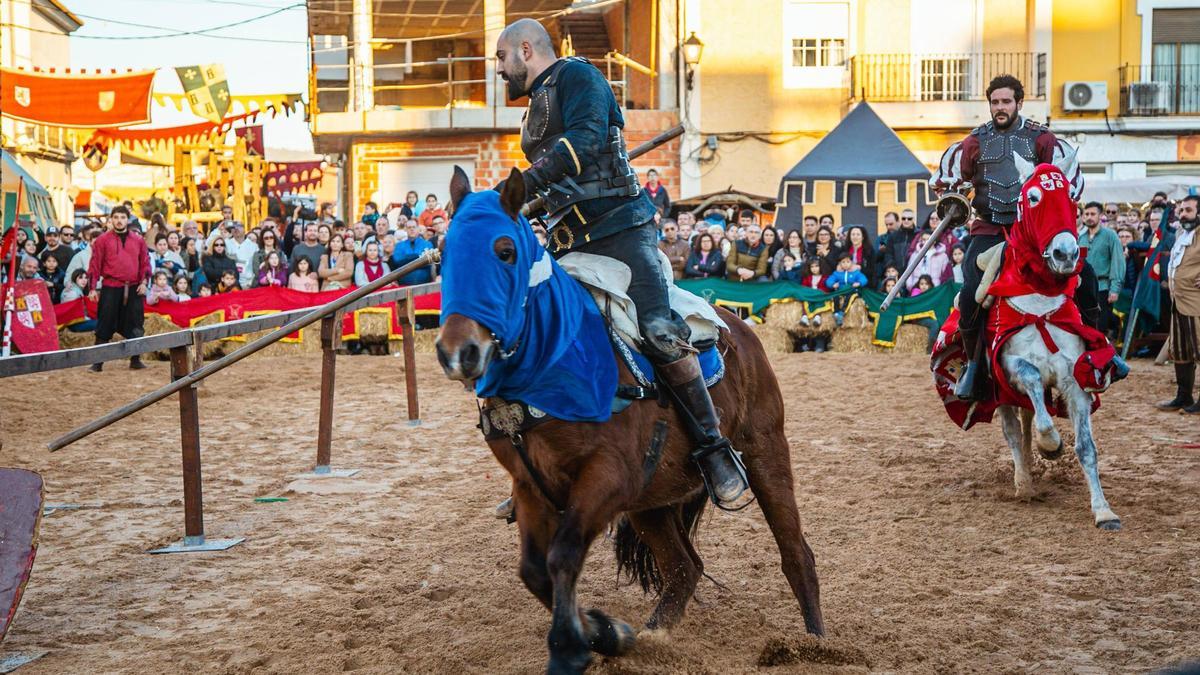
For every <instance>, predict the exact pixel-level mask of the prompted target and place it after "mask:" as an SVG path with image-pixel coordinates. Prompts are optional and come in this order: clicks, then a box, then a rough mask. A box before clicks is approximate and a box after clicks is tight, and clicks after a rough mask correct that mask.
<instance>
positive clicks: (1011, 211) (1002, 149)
mask: <svg viewBox="0 0 1200 675" xmlns="http://www.w3.org/2000/svg"><path fill="white" fill-rule="evenodd" d="M1047 131H1048V129H1047V128H1046V127H1044V126H1042V125H1040V124H1037V123H1036V122H1031V121H1029V120H1027V119H1025V118H1020V119H1019V124H1014V125H1013V126H1012V127H1011V128H1010V129H1009V130H1007V131H1000V130H998V129H996V126H995V124H994V123H993V122H988V123H987V124H984V125H982V126H979V127H976V128H975V130H974V131H972V132H971V134H972V135H973V136H975V137H976V139H977V140H978V141H979V159H977V160H976V161H975V180H973V181H972V182H973V183H974V186H975V197H974V199H972V200H971V205H972V206H974V207H975V212H976V213H978V214H979V215H980V217H982V218H983V219H984V220H987V221H988V222H990V223H993V224H995V225H1002V226H1004V227H1008V226H1009V225H1012V224H1013V223H1014V222H1016V220H1017V201H1018V200H1019V199H1020V197H1021V187H1022V186H1021V176H1020V173H1019V172H1018V171H1017V165H1016V162H1015V161H1014V160H1013V153H1016V154H1017V155H1020V156H1021V158H1023V159H1025V160H1028V161H1030V162H1032V163H1033V164H1034V165H1036V164H1037V163H1038V157H1037V139H1038V137H1039V136H1041V135H1042V134H1044V133H1046V132H1047Z"/></svg>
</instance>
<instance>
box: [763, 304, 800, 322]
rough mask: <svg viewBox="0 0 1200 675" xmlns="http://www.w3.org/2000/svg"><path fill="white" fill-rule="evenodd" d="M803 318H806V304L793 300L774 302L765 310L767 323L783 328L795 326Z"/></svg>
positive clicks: (764, 316)
mask: <svg viewBox="0 0 1200 675" xmlns="http://www.w3.org/2000/svg"><path fill="white" fill-rule="evenodd" d="M802 316H804V303H802V302H798V301H793V300H783V301H780V302H772V303H771V304H770V305H768V306H767V308H766V309H764V310H763V321H764V322H765V323H767V324H768V325H772V326H778V327H782V328H788V327H790V326H793V325H795V324H796V323H797V322H799V321H800V317H802Z"/></svg>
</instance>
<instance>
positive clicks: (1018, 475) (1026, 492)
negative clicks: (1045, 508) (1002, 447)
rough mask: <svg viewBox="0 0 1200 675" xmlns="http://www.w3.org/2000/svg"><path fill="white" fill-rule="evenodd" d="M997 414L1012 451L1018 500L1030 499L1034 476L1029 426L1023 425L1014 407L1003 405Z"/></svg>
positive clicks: (1014, 481)
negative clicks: (1030, 454) (1030, 473)
mask: <svg viewBox="0 0 1200 675" xmlns="http://www.w3.org/2000/svg"><path fill="white" fill-rule="evenodd" d="M996 412H997V413H998V414H999V415H1000V428H1001V430H1003V431H1004V440H1005V441H1007V442H1008V448H1009V450H1011V451H1012V458H1013V484H1014V486H1015V487H1016V489H1017V498H1018V499H1026V500H1027V499H1030V498H1032V497H1033V476H1031V475H1029V464H1030V461H1031V460H1032V457H1030V456H1029V441H1028V436H1027V434H1028V433H1029V426H1028V425H1027V424H1026V425H1023V424H1022V419H1021V418H1020V417H1019V416H1018V414H1017V409H1016V408H1015V407H1013V406H1010V405H1002V406H1000V407H999V408H997V409H996ZM1025 419H1026V420H1028V419H1029V418H1028V417H1026V418H1025ZM1022 426H1024V429H1022ZM1022 432H1024V433H1022Z"/></svg>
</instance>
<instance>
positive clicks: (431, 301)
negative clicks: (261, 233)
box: [54, 286, 441, 342]
mask: <svg viewBox="0 0 1200 675" xmlns="http://www.w3.org/2000/svg"><path fill="white" fill-rule="evenodd" d="M351 290H352V289H348V288H347V289H341V290H336V291H325V292H323V293H305V292H303V291H294V290H291V289H289V288H279V287H274V286H272V287H266V286H263V287H259V288H251V289H248V290H245V291H235V292H233V293H223V294H221V295H211V296H209V297H207V298H193V299H192V300H189V301H187V302H165V301H164V302H159V303H158V304H156V305H146V314H161V315H163V316H165V317H167V318H168V319H170V320H171V322H172V323H174V324H175V325H177V326H179V327H181V328H189V327H191V326H192V325H193V324H195V323H196V322H197V321H200V320H201V319H203V318H205V317H209V316H212V315H214V314H217V313H220V314H219V318H220V320H221V321H235V320H237V319H244V318H247V317H252V316H262V315H264V314H271V313H274V312H287V311H291V310H294V309H304V308H306V307H315V306H318V305H323V304H325V303H327V302H329V301H331V300H334V299H336V298H339V297H341V296H343V295H345V294H346V293H349V292H350V291H351ZM54 311H55V315H56V316H57V319H58V327H59V328H63V327H66V326H70V325H72V324H75V323H78V322H80V321H84V320H86V319H88V318H95V316H96V305H95V303H93V302H91V301H90V300H88V299H87V298H79V299H77V300H72V301H70V302H64V303H62V304H59V305H55V306H54ZM413 311H414V312H415V313H416V314H418V315H437V314H440V313H441V294H440V293H433V294H430V295H420V296H417V297H415V298H413ZM363 312H366V313H387V314H389V322H388V338H389V339H399V337H400V317H398V316H397V315H396V305H395V304H394V303H384V304H382V305H379V306H378V307H368V308H366V309H360V310H358V311H356V312H354V313H352V314H347V315H346V316H345V318H344V319H343V321H342V338H343V339H346V340H354V339H357V338H358V336H359V333H358V318H359V315H360V314H361V313H363ZM298 340H299V336H297V335H291V336H289V337H288V338H285V340H284V341H285V342H296V341H298Z"/></svg>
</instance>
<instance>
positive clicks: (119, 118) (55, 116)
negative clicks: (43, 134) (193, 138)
mask: <svg viewBox="0 0 1200 675" xmlns="http://www.w3.org/2000/svg"><path fill="white" fill-rule="evenodd" d="M0 82H3V85H2V86H0V110H3V111H4V114H5V115H6V116H8V117H13V118H16V119H19V120H24V121H26V122H33V123H35V124H49V125H53V126H59V127H75V128H84V129H95V128H104V127H120V126H129V125H132V124H145V123H147V122H149V121H150V89H151V87H152V86H153V84H154V71H153V70H146V71H138V72H132V73H116V72H114V73H111V74H107V75H102V74H99V73H95V74H92V73H86V72H76V73H72V72H71V71H70V70H65V71H63V72H55V71H53V70H51V71H49V72H36V71H27V70H21V69H16V68H0Z"/></svg>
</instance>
